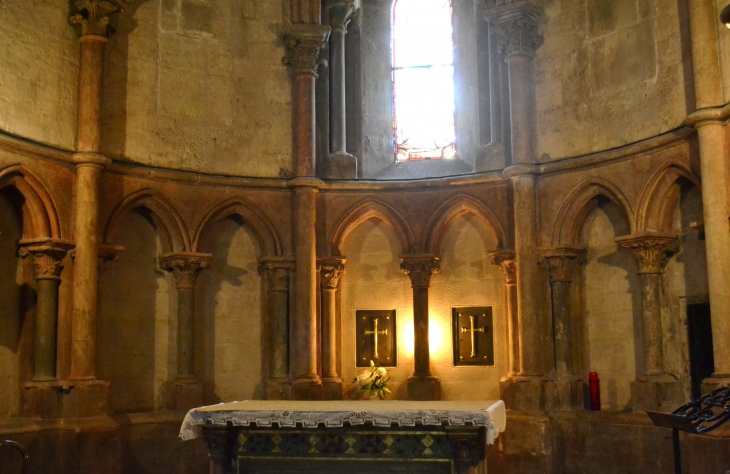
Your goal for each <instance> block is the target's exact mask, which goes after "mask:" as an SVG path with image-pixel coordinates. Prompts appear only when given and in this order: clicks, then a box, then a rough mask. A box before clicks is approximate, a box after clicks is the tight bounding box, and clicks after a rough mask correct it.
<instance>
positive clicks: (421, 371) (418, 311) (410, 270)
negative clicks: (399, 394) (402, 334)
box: [400, 254, 441, 400]
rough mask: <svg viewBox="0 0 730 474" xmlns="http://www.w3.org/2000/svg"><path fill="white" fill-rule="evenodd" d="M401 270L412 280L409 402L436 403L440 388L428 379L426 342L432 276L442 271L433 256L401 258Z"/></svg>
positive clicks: (435, 382) (429, 362)
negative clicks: (412, 367) (429, 401)
mask: <svg viewBox="0 0 730 474" xmlns="http://www.w3.org/2000/svg"><path fill="white" fill-rule="evenodd" d="M400 258H401V264H400V268H401V270H403V273H405V274H406V275H408V276H409V277H410V278H411V287H412V288H413V336H414V350H413V361H414V366H415V367H414V371H413V376H412V377H409V378H408V400H439V399H440V398H441V386H440V384H439V380H438V378H436V377H434V376H433V375H431V357H430V353H429V339H428V288H429V286H430V284H431V275H435V274H437V273H439V272H440V271H441V262H440V260H439V258H438V257H436V256H435V255H433V254H417V255H402V256H401V257H400Z"/></svg>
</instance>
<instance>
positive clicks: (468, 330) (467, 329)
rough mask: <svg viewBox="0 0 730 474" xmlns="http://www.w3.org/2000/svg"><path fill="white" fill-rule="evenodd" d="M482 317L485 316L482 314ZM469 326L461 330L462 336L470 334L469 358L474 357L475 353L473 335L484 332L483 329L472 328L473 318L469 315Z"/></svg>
mask: <svg viewBox="0 0 730 474" xmlns="http://www.w3.org/2000/svg"><path fill="white" fill-rule="evenodd" d="M482 316H486V314H483V315H482ZM459 317H461V313H459ZM469 325H470V326H471V327H470V328H461V332H462V334H463V333H465V332H468V333H471V357H476V355H477V353H476V351H475V350H474V349H475V348H476V346H475V345H474V333H476V332H484V328H475V327H474V316H472V315H469Z"/></svg>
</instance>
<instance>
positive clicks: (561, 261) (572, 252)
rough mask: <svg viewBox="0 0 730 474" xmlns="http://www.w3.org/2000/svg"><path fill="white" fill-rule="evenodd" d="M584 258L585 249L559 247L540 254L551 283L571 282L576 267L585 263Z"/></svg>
mask: <svg viewBox="0 0 730 474" xmlns="http://www.w3.org/2000/svg"><path fill="white" fill-rule="evenodd" d="M585 256H586V249H585V247H572V246H560V247H555V248H551V249H545V250H543V251H542V252H541V257H542V259H543V261H544V262H545V263H547V267H548V273H549V275H550V281H552V282H558V281H563V282H571V281H573V272H574V271H575V268H576V266H578V265H581V264H583V263H584V262H585Z"/></svg>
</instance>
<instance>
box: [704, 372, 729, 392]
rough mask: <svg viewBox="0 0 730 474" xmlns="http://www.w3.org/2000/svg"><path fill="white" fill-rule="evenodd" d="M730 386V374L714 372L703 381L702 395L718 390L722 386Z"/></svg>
mask: <svg viewBox="0 0 730 474" xmlns="http://www.w3.org/2000/svg"><path fill="white" fill-rule="evenodd" d="M729 386H730V374H712V377H710V378H708V379H705V380H703V381H702V386H701V388H700V391H701V392H702V395H705V394H707V393H710V392H712V391H713V390H717V389H718V388H720V387H729Z"/></svg>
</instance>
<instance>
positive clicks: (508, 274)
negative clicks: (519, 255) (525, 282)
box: [489, 250, 517, 285]
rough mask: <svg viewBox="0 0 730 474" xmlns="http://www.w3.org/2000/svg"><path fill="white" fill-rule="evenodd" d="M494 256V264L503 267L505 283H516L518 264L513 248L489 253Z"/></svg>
mask: <svg viewBox="0 0 730 474" xmlns="http://www.w3.org/2000/svg"><path fill="white" fill-rule="evenodd" d="M489 256H490V257H492V265H494V266H495V267H501V268H502V271H503V272H504V283H505V284H506V285H514V284H516V283H517V265H515V253H514V251H512V250H504V251H500V252H493V253H490V254H489Z"/></svg>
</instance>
